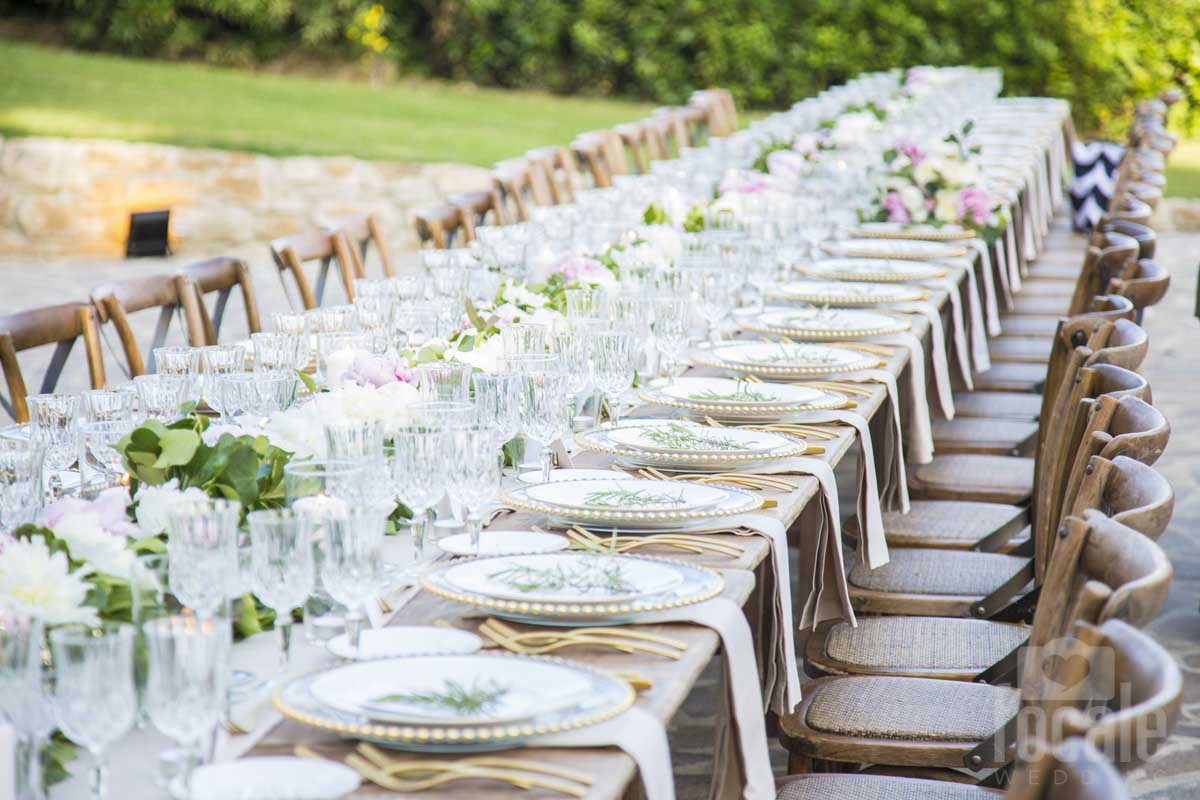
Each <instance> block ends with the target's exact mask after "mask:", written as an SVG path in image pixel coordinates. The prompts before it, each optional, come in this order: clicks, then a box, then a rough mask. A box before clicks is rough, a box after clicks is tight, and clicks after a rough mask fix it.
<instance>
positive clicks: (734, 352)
mask: <svg viewBox="0 0 1200 800" xmlns="http://www.w3.org/2000/svg"><path fill="white" fill-rule="evenodd" d="M713 355H715V356H716V357H717V358H719V359H720V360H722V361H724V362H726V363H728V364H737V365H740V366H744V367H775V368H779V369H826V370H829V371H833V372H839V371H842V370H852V369H859V368H861V367H862V366H863V364H864V363H865V362H870V363H875V362H877V361H878V359H870V358H866V357H865V355H864V354H863V353H862V352H860V351H858V350H849V349H845V348H840V347H829V346H827V345H822V344H782V343H777V342H761V343H759V342H753V343H746V344H733V345H725V346H723V347H718V348H717V349H716V350H714V351H713Z"/></svg>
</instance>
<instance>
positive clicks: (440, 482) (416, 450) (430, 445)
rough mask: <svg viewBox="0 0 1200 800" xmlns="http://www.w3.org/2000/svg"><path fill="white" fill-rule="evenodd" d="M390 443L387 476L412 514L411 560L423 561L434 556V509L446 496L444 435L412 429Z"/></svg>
mask: <svg viewBox="0 0 1200 800" xmlns="http://www.w3.org/2000/svg"><path fill="white" fill-rule="evenodd" d="M391 441H392V444H391V446H390V447H389V448H388V449H387V462H388V475H389V476H390V478H391V481H392V488H393V489H394V490H395V492H396V495H397V496H398V497H399V498H400V501H401V502H403V503H404V504H405V505H407V506H408V507H409V509H411V510H412V515H413V516H412V527H413V555H414V560H416V561H418V562H420V561H424V560H427V557H432V556H433V555H434V550H433V547H432V545H433V542H432V541H431V539H430V534H431V531H432V530H433V514H432V511H433V507H434V506H435V505H437V503H438V502H439V501H440V500H441V499H442V497H443V496H445V494H446V467H447V466H448V465H447V460H446V452H445V441H446V434H445V431H444V430H443V429H442V428H440V427H432V426H424V425H411V426H406V427H402V428H397V429H395V430H393V431H392V433H391ZM427 551H428V552H427Z"/></svg>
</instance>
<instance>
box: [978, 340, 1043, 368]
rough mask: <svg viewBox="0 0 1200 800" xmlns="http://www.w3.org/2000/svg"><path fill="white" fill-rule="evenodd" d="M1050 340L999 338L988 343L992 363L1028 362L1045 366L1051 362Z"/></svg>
mask: <svg viewBox="0 0 1200 800" xmlns="http://www.w3.org/2000/svg"><path fill="white" fill-rule="evenodd" d="M1050 342H1051V340H1050V339H1047V338H1044V337H1042V336H999V337H997V338H995V339H993V340H992V341H990V342H988V354H989V355H990V356H991V358H992V361H993V362H995V361H1027V362H1029V363H1031V364H1045V363H1046V362H1047V361H1049V360H1050Z"/></svg>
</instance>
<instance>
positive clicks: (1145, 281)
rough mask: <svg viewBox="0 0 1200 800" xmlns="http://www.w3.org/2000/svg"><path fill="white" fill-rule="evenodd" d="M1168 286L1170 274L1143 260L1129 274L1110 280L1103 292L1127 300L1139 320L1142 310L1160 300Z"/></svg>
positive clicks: (1169, 284) (1151, 262)
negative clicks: (1135, 310) (1135, 311)
mask: <svg viewBox="0 0 1200 800" xmlns="http://www.w3.org/2000/svg"><path fill="white" fill-rule="evenodd" d="M1170 286H1171V273H1169V272H1167V271H1166V270H1165V269H1163V268H1162V267H1160V266H1159V265H1158V264H1156V263H1154V262H1153V261H1151V260H1150V259H1146V258H1143V259H1139V260H1138V261H1137V262H1136V268H1135V269H1134V270H1132V271H1131V272H1130V273H1128V274H1126V275H1122V276H1114V277H1113V278H1112V279H1110V280H1109V282H1108V286H1107V287H1106V289H1105V291H1107V292H1108V293H1109V294H1115V295H1120V296H1121V297H1125V298H1128V299H1129V301H1130V302H1131V303H1133V307H1134V308H1135V309H1137V318H1138V319H1139V320H1140V319H1141V315H1142V310H1143V309H1145V308H1148V307H1149V306H1152V305H1155V304H1156V303H1158V301H1159V300H1162V299H1163V297H1164V296H1165V295H1166V293H1167V289H1168V288H1169V287H1170Z"/></svg>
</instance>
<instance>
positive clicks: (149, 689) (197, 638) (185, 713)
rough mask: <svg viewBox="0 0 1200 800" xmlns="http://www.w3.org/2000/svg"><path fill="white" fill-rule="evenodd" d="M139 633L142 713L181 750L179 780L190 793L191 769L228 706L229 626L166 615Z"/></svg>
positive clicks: (144, 627) (202, 755)
mask: <svg viewBox="0 0 1200 800" xmlns="http://www.w3.org/2000/svg"><path fill="white" fill-rule="evenodd" d="M142 636H143V639H144V641H145V646H146V661H147V670H146V689H145V693H144V705H145V709H146V714H147V716H148V717H149V719H150V721H151V722H152V723H154V727H156V728H158V730H159V731H160V732H161V733H162V734H163V735H165V736H167V737H168V738H169V739H171V740H172V741H174V742H175V743H177V744H178V745H179V746H180V748H181V749H182V750H183V755H184V757H183V759H182V767H181V772H180V775H179V780H180V782H181V783H182V785H183V787H184V788H185V790H188V791H190V789H191V776H192V771H193V770H194V768H195V766H196V764H198V763H203V761H204V755H205V752H206V750H207V749H208V741H209V740H210V739H211V738H212V733H213V731H214V729H215V728H216V726H217V723H218V722H219V721H220V719H221V713H222V709H224V708H225V704H226V683H227V681H228V677H229V669H228V661H229V650H230V645H231V641H230V633H229V629H228V626H227V625H225V624H223V623H222V621H220V620H217V621H214V620H207V619H197V618H196V617H193V616H168V617H160V618H158V619H153V620H150V621H148V622H145V623H144V624H143V625H142Z"/></svg>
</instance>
